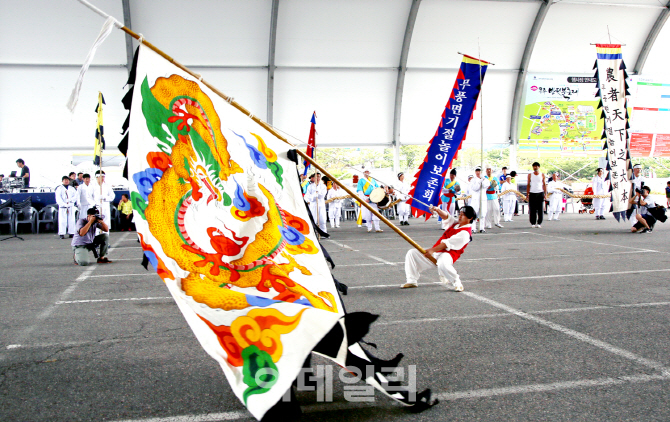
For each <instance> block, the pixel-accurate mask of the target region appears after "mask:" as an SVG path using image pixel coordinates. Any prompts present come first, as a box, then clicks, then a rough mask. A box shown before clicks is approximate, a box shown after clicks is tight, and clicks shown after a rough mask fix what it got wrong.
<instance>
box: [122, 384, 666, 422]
mask: <svg viewBox="0 0 670 422" xmlns="http://www.w3.org/2000/svg"><path fill="white" fill-rule="evenodd" d="M667 380H670V376H667V375H647V374H639V375H624V376H620V377H616V378H614V377H608V378H597V379H590V380H589V379H586V380H574V381H558V382H552V383H547V384H527V385H517V386H510V387H499V388H481V389H478V390H467V391H455V392H448V391H443V392H440V393H437V394H435V397H436V398H438V399H440V400H444V401H455V400H467V399H478V398H488V397H495V396H505V395H512V394H533V393H542V392H547V391H560V390H571V389H579V388H590V387H604V386H614V385H625V384H635V383H644V382H653V381H667ZM380 404H381V406H378V405H377V404H376V403H375V402H373V403H348V402H345V403H317V404H309V405H306V406H301V408H302V411H303V413H319V412H338V411H342V410H354V409H362V408H374V407H376V406H378V407H380V408H382V407H387V406H393V407H399V406H401V405H400V404H398V403H396V402H394V401H391V400H380ZM240 419H253V417H252V416H251V414H250V413H249V412H248V411H244V410H237V411H230V412H220V413H202V414H199V415H193V414H191V415H178V416H167V417H158V418H144V419H143V418H137V419H123V420H117V421H114V422H217V421H234V420H240Z"/></svg>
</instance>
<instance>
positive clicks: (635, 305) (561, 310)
mask: <svg viewBox="0 0 670 422" xmlns="http://www.w3.org/2000/svg"><path fill="white" fill-rule="evenodd" d="M669 305H670V302H647V303H629V304H623V305H598V306H582V307H578V308H559V309H545V310H542V311H525V312H526V313H528V314H531V315H537V314H560V313H567V312H585V311H597V310H606V309H618V308H652V307H656V306H669ZM509 316H513V314H511V313H509V312H505V313H498V314H475V315H460V316H453V317H442V318H414V319H405V320H397V321H380V322H377V323H375V326H377V325H398V324H418V323H424V322H441V321H456V320H467V319H480V318H499V317H509Z"/></svg>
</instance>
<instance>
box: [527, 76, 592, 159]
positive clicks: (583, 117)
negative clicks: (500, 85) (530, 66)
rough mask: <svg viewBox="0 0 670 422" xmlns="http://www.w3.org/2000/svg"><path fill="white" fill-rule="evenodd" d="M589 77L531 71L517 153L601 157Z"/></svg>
mask: <svg viewBox="0 0 670 422" xmlns="http://www.w3.org/2000/svg"><path fill="white" fill-rule="evenodd" d="M594 84H595V78H593V77H591V76H588V77H587V76H572V75H568V74H534V75H529V76H528V78H527V79H526V87H525V90H524V100H522V104H523V113H522V122H521V124H520V125H519V128H520V129H519V138H518V139H519V148H518V155H519V156H521V157H538V158H539V157H573V156H578V157H579V156H581V157H601V156H603V151H602V142H601V141H600V135H601V134H602V131H603V123H602V120H600V119H598V118H597V115H596V107H597V106H598V98H596V96H595V94H596V90H597V88H595V86H594Z"/></svg>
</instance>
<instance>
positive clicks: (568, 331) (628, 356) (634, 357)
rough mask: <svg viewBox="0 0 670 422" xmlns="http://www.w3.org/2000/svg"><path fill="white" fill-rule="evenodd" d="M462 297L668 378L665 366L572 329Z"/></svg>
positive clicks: (488, 301) (483, 299)
mask: <svg viewBox="0 0 670 422" xmlns="http://www.w3.org/2000/svg"><path fill="white" fill-rule="evenodd" d="M462 294H463V295H465V296H468V297H470V298H472V299H475V300H478V301H479V302H483V303H486V304H487V305H490V306H493V307H494V308H498V309H501V310H503V311H505V312H509V313H510V314H513V315H516V316H518V317H520V318H523V319H526V320H528V321H532V322H534V323H536V324H539V325H542V326H545V327H547V328H550V329H552V330H554V331H558V332H560V333H562V334H565V335H567V336H570V337H572V338H574V339H577V340H579V341H582V342H584V343H587V344H590V345H592V346H595V347H597V348H599V349H602V350H604V351H606V352H609V353H612V354H613V355H616V356H620V357H623V358H625V359H628V360H631V361H633V362H635V363H638V364H640V365H643V366H646V367H647V368H651V369H654V370H656V371H660V372H661V374H662V375H663V376H665V377H670V369H668V368H667V367H666V366H665V365H663V364H662V363H660V362H657V361H655V360H652V359H647V358H645V357H642V356H639V355H637V354H635V353H633V352H629V351H628V350H624V349H621V348H619V347H616V346H614V345H612V344H609V343H606V342H604V341H602V340H598V339H596V338H594V337H591V336H589V335H587V334H583V333H580V332H579V331H575V330H573V329H570V328H567V327H564V326H562V325H560V324H556V323H555V322H551V321H548V320H546V319H542V318H540V317H538V316H535V315H531V314H529V313H527V312H523V311H520V310H518V309H514V308H512V307H511V306H507V305H505V304H503V303H500V302H496V301H495V300H493V299H489V298H486V297H484V296H480V295H478V294H476V293H472V292H462Z"/></svg>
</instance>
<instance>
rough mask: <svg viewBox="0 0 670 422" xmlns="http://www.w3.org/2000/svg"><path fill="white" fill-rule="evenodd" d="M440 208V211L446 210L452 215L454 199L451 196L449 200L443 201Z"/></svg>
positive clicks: (454, 205) (454, 208) (454, 204)
mask: <svg viewBox="0 0 670 422" xmlns="http://www.w3.org/2000/svg"><path fill="white" fill-rule="evenodd" d="M440 209H442V211H446V212H448V213H449V215H452V216H453V215H454V212H455V211H456V201H455V200H454V199H453V198H452V200H451V202H443V203H441V204H440Z"/></svg>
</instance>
